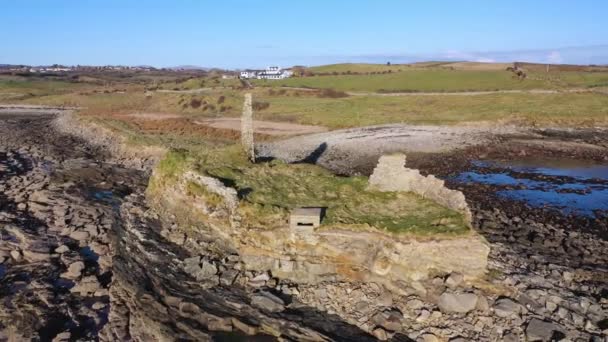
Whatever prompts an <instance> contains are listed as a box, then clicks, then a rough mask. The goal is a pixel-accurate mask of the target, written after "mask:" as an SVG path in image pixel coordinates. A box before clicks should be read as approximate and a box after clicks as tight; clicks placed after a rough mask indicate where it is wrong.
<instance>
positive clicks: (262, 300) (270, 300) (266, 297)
mask: <svg viewBox="0 0 608 342" xmlns="http://www.w3.org/2000/svg"><path fill="white" fill-rule="evenodd" d="M251 305H253V306H255V307H257V308H259V309H262V310H265V311H269V312H279V311H283V310H285V303H284V302H283V300H282V299H281V298H279V297H277V296H275V295H273V294H272V293H270V292H266V291H262V292H259V293H258V294H256V295H254V296H253V297H252V298H251Z"/></svg>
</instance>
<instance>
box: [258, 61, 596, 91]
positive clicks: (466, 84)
mask: <svg viewBox="0 0 608 342" xmlns="http://www.w3.org/2000/svg"><path fill="white" fill-rule="evenodd" d="M384 67H386V66H384ZM254 84H256V85H258V86H286V87H299V88H319V89H335V90H342V91H354V92H462V91H494V90H531V89H561V88H572V87H595V86H604V85H606V84H608V72H596V73H585V72H559V73H558V72H556V73H548V74H545V73H534V74H530V75H528V78H527V79H525V80H518V79H516V78H513V76H512V74H511V73H510V72H507V71H496V70H449V69H443V68H412V69H409V70H405V71H401V72H392V73H386V74H375V75H335V76H333V75H330V76H311V77H293V78H289V79H285V80H256V81H255V82H254Z"/></svg>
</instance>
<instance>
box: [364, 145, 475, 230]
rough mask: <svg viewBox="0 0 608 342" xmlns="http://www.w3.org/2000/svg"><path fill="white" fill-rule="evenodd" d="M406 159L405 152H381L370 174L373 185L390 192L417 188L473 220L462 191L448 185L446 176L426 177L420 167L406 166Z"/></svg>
mask: <svg viewBox="0 0 608 342" xmlns="http://www.w3.org/2000/svg"><path fill="white" fill-rule="evenodd" d="M405 160H406V157H405V154H401V153H398V154H392V155H383V156H381V157H380V159H379V160H378V165H377V166H376V168H375V169H374V172H373V173H372V175H371V176H370V177H369V188H371V189H373V190H377V191H387V192H391V191H406V192H413V193H415V194H418V195H420V196H422V197H424V198H428V199H431V200H433V201H435V202H436V203H438V204H440V205H442V206H444V207H446V208H449V209H452V210H455V211H458V212H460V213H462V214H463V215H464V216H465V219H466V221H467V224H469V225H470V224H471V219H472V216H471V210H470V209H469V206H468V204H467V202H466V200H465V197H464V194H463V193H462V192H460V191H458V190H451V189H448V188H447V187H446V186H445V183H444V181H443V180H441V179H437V178H435V176H433V175H429V176H426V177H425V176H423V175H421V174H420V171H418V170H415V169H409V168H406V167H405Z"/></svg>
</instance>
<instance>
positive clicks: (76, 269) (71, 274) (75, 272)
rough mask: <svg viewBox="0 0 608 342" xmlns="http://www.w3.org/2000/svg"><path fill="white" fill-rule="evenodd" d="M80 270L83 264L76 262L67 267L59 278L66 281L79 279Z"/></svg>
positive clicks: (82, 268)
mask: <svg viewBox="0 0 608 342" xmlns="http://www.w3.org/2000/svg"><path fill="white" fill-rule="evenodd" d="M82 270H84V262H82V261H76V262H73V263H71V264H70V266H68V270H67V272H64V273H62V274H61V277H62V278H66V279H76V278H78V277H80V275H81V274H82Z"/></svg>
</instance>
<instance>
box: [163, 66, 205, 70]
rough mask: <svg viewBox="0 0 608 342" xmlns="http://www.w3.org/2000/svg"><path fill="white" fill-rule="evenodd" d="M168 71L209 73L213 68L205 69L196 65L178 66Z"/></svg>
mask: <svg viewBox="0 0 608 342" xmlns="http://www.w3.org/2000/svg"><path fill="white" fill-rule="evenodd" d="M167 69H170V70H200V71H209V70H212V69H213V68H205V67H201V66H197V65H178V66H174V67H170V68H167Z"/></svg>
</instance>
